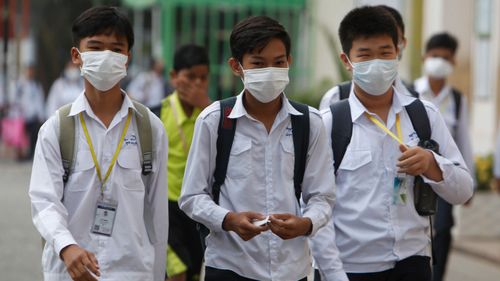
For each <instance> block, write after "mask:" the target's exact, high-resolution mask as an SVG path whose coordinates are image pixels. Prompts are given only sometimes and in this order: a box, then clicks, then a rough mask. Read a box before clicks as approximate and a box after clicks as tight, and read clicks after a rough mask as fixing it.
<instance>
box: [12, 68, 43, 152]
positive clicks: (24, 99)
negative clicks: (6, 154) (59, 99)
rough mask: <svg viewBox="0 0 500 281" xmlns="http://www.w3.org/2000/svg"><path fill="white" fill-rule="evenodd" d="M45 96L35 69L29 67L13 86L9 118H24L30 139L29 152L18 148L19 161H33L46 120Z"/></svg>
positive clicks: (20, 147)
mask: <svg viewBox="0 0 500 281" xmlns="http://www.w3.org/2000/svg"><path fill="white" fill-rule="evenodd" d="M44 105H45V94H44V92H43V89H42V86H41V84H40V83H39V82H38V81H37V80H36V77H35V67H34V66H33V65H27V66H26V68H25V70H24V74H23V75H21V76H20V78H19V79H18V80H17V81H15V82H14V83H13V84H12V85H11V90H10V93H9V109H8V117H9V118H22V119H23V121H24V127H25V131H26V134H27V137H28V140H29V142H28V149H29V150H28V152H27V154H25V153H24V151H23V147H22V146H18V147H16V150H17V151H16V152H17V159H18V160H27V159H32V158H33V154H34V151H35V145H36V139H37V135H38V129H39V128H40V125H41V124H42V122H43V121H44V120H45V107H44Z"/></svg>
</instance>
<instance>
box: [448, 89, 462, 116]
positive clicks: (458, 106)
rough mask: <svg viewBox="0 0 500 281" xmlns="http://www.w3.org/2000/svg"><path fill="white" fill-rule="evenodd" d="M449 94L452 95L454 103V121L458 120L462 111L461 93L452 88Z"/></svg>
mask: <svg viewBox="0 0 500 281" xmlns="http://www.w3.org/2000/svg"><path fill="white" fill-rule="evenodd" d="M451 93H452V94H453V100H454V102H455V119H456V120H458V119H459V118H460V112H461V111H462V93H460V91H459V90H457V89H455V88H452V89H451Z"/></svg>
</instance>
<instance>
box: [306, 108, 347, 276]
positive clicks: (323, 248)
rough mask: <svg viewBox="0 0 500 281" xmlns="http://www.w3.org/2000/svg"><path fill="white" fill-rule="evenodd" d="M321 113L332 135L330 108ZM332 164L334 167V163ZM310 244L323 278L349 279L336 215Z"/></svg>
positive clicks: (328, 131) (326, 127)
mask: <svg viewBox="0 0 500 281" xmlns="http://www.w3.org/2000/svg"><path fill="white" fill-rule="evenodd" d="M321 113H322V119H323V125H324V127H325V133H326V135H327V136H330V135H331V131H332V118H331V116H332V114H331V112H330V110H329V109H328V110H323V111H322V112H321ZM327 139H328V141H327V143H328V145H329V146H328V149H329V150H330V151H331V138H330V137H327ZM330 166H332V167H333V164H331V165H330ZM332 179H333V176H332ZM334 209H335V207H333V214H334V215H335V210H334ZM309 244H310V246H311V251H312V254H313V257H314V262H315V266H316V267H317V268H318V269H319V271H320V274H321V278H322V279H321V280H326V281H348V279H347V275H346V273H345V271H344V269H343V265H342V261H341V260H340V256H339V250H338V248H337V245H336V242H335V226H334V217H332V218H331V219H330V220H329V222H328V223H327V224H326V225H325V226H324V227H323V228H321V229H319V230H318V231H317V232H316V234H314V235H312V236H310V239H309Z"/></svg>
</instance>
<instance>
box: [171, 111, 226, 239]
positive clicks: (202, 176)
mask: <svg viewBox="0 0 500 281" xmlns="http://www.w3.org/2000/svg"><path fill="white" fill-rule="evenodd" d="M218 107H219V103H218V102H214V103H212V105H210V106H209V107H207V108H206V109H205V110H203V112H202V113H201V114H200V116H199V117H198V119H197V120H196V123H195V127H194V133H193V141H192V144H191V148H190V150H189V155H188V159H187V163H186V170H185V172H184V179H183V181H182V189H181V196H180V197H179V207H180V208H181V210H182V211H184V212H185V213H186V215H187V216H189V217H190V218H192V219H193V220H195V221H197V222H200V223H202V224H203V225H205V226H206V227H207V228H208V229H210V231H213V232H221V231H223V229H222V222H223V221H224V218H225V216H226V215H227V213H228V212H229V210H227V209H225V208H223V207H221V206H219V205H217V204H215V202H214V201H213V200H212V197H211V194H212V181H213V180H212V177H213V173H214V169H215V155H216V142H217V124H218V122H219V116H220V113H219V111H218ZM209 111H215V112H213V113H212V114H210V115H208V116H206V114H205V112H209Z"/></svg>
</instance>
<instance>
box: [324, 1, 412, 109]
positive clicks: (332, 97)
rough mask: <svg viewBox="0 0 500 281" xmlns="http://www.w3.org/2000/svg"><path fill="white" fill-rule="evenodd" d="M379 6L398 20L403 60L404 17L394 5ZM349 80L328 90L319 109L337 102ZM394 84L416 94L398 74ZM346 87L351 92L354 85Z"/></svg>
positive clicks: (404, 39) (405, 41)
mask: <svg viewBox="0 0 500 281" xmlns="http://www.w3.org/2000/svg"><path fill="white" fill-rule="evenodd" d="M379 7H381V8H383V9H385V10H386V11H388V12H389V13H390V14H391V15H392V17H393V18H394V20H395V21H396V25H397V28H398V48H399V50H400V51H399V53H398V60H399V61H401V59H402V58H403V51H404V49H405V48H406V44H407V42H408V41H407V39H406V37H405V24H404V22H403V17H402V16H401V14H400V13H399V11H398V10H396V9H395V8H393V7H390V6H386V5H379ZM347 83H348V82H344V83H341V84H339V85H336V86H334V87H333V88H331V89H330V90H328V91H327V92H326V93H325V94H324V95H323V97H322V98H321V102H320V104H319V109H320V110H323V109H326V108H328V107H329V106H330V105H331V104H333V103H334V102H337V101H339V100H340V99H341V97H340V91H341V90H343V89H340V87H341V85H347ZM394 86H396V88H398V89H399V91H401V92H403V93H404V94H406V95H415V94H414V93H411V92H409V91H410V90H411V88H410V89H408V87H407V86H406V84H405V83H404V82H403V81H402V80H401V78H400V77H399V76H398V77H397V78H396V80H395V82H394ZM342 87H345V90H344V91H346V93H348V92H350V88H351V87H352V82H350V83H348V86H342Z"/></svg>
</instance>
